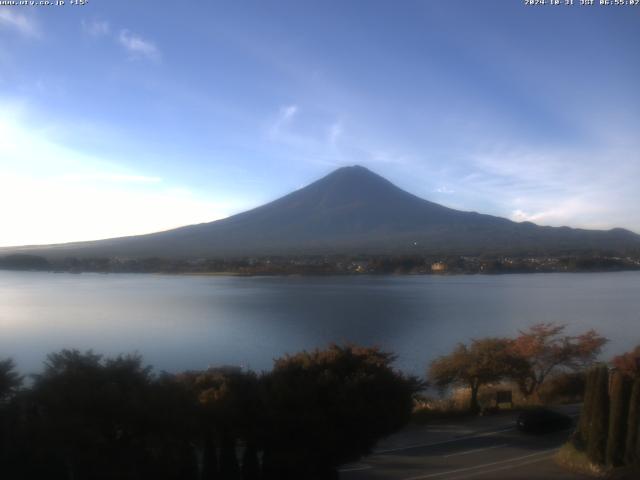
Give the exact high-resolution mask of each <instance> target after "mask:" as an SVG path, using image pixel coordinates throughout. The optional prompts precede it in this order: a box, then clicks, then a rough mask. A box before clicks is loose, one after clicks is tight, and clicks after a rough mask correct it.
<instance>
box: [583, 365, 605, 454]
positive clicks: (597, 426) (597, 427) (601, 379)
mask: <svg viewBox="0 0 640 480" xmlns="http://www.w3.org/2000/svg"><path fill="white" fill-rule="evenodd" d="M597 371H598V374H597V378H596V380H595V382H594V383H593V388H594V392H593V394H592V400H591V401H592V406H591V417H590V419H589V420H590V421H589V436H588V440H587V456H588V457H589V460H591V461H592V462H594V463H596V464H599V465H602V464H604V463H605V459H606V447H607V434H608V425H609V369H608V368H607V366H606V365H599V366H598V368H597Z"/></svg>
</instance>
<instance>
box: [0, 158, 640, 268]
mask: <svg viewBox="0 0 640 480" xmlns="http://www.w3.org/2000/svg"><path fill="white" fill-rule="evenodd" d="M637 249H640V236H639V235H636V234H634V233H632V232H630V231H628V230H623V229H613V230H608V231H599V230H582V229H571V228H568V227H541V226H537V225H534V224H532V223H529V222H525V223H516V222H512V221H510V220H507V219H504V218H500V217H494V216H491V215H482V214H478V213H475V212H462V211H458V210H453V209H450V208H446V207H444V206H442V205H438V204H436V203H432V202H429V201H427V200H424V199H421V198H418V197H416V196H414V195H412V194H410V193H407V192H405V191H404V190H401V189H400V188H398V187H396V186H395V185H393V184H392V183H391V182H389V181H387V180H385V179H384V178H382V177H380V176H379V175H376V174H375V173H373V172H371V171H369V170H367V169H366V168H364V167H359V166H354V167H344V168H340V169H338V170H336V171H334V172H333V173H331V174H329V175H327V176H326V177H324V178H322V179H320V180H318V181H316V182H314V183H312V184H311V185H308V186H307V187H305V188H302V189H300V190H297V191H295V192H293V193H290V194H289V195H286V196H284V197H282V198H280V199H278V200H275V201H273V202H271V203H268V204H266V205H263V206H261V207H258V208H255V209H253V210H249V211H247V212H244V213H240V214H238V215H234V216H231V217H228V218H226V219H223V220H218V221H215V222H210V223H203V224H198V225H191V226H187V227H181V228H177V229H174V230H168V231H165V232H159V233H153V234H148V235H139V236H134V237H124V238H116V239H108V240H99V241H94V242H80V243H72V244H62V245H51V246H40V247H22V248H12V249H4V250H5V252H4V253H8V250H10V251H11V253H15V252H17V251H21V252H29V253H33V254H38V255H44V256H48V257H60V256H78V257H97V256H109V257H112V256H120V257H150V256H160V257H176V258H198V257H229V256H235V257H239V256H259V255H301V254H332V253H347V254H357V253H368V254H405V253H419V254H433V253H455V254H464V255H477V254H481V253H502V254H507V253H509V254H540V253H550V254H561V253H563V252H565V253H566V252H589V251H594V250H597V251H601V252H602V251H608V252H625V251H629V250H637ZM0 253H3V252H2V251H1V250H0Z"/></svg>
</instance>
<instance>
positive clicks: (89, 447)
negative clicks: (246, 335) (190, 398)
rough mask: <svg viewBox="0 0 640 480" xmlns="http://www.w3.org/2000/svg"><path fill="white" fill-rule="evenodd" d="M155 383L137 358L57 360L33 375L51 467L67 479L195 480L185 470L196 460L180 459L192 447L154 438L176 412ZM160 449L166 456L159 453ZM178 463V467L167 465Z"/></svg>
mask: <svg viewBox="0 0 640 480" xmlns="http://www.w3.org/2000/svg"><path fill="white" fill-rule="evenodd" d="M153 381H154V378H153V377H152V375H151V370H150V367H145V366H143V365H142V359H141V358H140V357H139V356H136V355H133V356H119V357H115V358H107V359H103V357H102V356H101V355H97V354H94V353H93V352H91V351H87V352H79V351H77V350H63V351H61V352H59V353H53V354H50V355H49V356H48V357H47V362H46V363H45V369H44V372H43V373H42V374H40V375H36V376H34V384H33V389H32V395H31V396H32V400H31V401H32V402H33V404H34V406H35V407H36V408H35V409H34V410H35V412H36V414H35V418H34V419H33V423H34V425H35V427H36V433H37V435H36V438H37V440H36V444H37V445H36V446H37V447H38V448H40V449H41V450H42V451H44V452H50V453H52V454H53V458H52V459H51V460H49V461H50V462H53V463H52V464H51V465H50V466H51V468H54V469H57V470H63V471H65V477H68V478H95V479H101V478H128V477H129V476H131V475H134V472H138V473H139V474H148V473H149V472H150V469H153V470H154V472H156V471H159V474H156V475H153V478H189V475H187V474H186V473H185V470H184V469H183V465H188V462H186V461H185V458H189V457H183V456H182V454H181V453H176V452H179V450H180V448H181V447H183V446H184V445H185V444H186V443H185V442H183V443H179V444H176V443H171V444H170V445H172V446H174V445H177V448H174V449H173V450H172V451H169V450H168V449H167V448H166V447H165V445H164V442H158V441H156V440H155V439H154V437H157V436H158V435H161V432H162V430H163V429H164V428H165V425H166V420H165V419H164V417H165V416H171V415H172V412H171V411H170V410H167V409H164V408H158V404H159V403H160V400H159V399H160V398H161V397H160V396H159V395H157V394H158V390H157V389H156V388H154V385H153ZM167 437H168V436H167ZM156 446H157V447H158V448H160V449H161V450H160V451H162V453H163V455H162V456H157V455H156V452H157V451H158V450H157V449H156V448H155V447H156ZM172 457H176V458H177V459H176V461H174V462H165V459H169V458H172ZM189 459H190V458H189ZM191 463H192V464H193V469H195V461H192V462H191ZM156 464H162V465H163V466H164V467H165V468H163V469H157V467H156ZM169 467H171V468H178V469H179V472H174V471H172V470H171V468H169ZM52 478H55V476H52ZM191 478H193V476H192V477H191Z"/></svg>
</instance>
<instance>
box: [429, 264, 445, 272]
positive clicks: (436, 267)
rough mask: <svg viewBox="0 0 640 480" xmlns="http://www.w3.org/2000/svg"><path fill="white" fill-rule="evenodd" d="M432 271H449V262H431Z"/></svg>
mask: <svg viewBox="0 0 640 480" xmlns="http://www.w3.org/2000/svg"><path fill="white" fill-rule="evenodd" d="M431 271H432V272H437V273H441V272H446V271H447V264H446V263H444V262H435V263H432V264H431Z"/></svg>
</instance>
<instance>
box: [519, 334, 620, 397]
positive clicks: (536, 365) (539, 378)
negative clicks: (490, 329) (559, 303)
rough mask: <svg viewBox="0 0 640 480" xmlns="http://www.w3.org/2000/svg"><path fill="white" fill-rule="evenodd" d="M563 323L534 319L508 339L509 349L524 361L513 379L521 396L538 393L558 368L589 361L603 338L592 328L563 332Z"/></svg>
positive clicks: (576, 368)
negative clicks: (566, 333) (510, 339)
mask: <svg viewBox="0 0 640 480" xmlns="http://www.w3.org/2000/svg"><path fill="white" fill-rule="evenodd" d="M565 329H566V325H562V324H557V323H553V322H549V323H538V324H536V325H533V326H531V327H530V328H529V329H528V330H524V331H520V335H519V336H518V337H517V338H516V339H515V340H513V341H512V344H511V349H512V352H513V353H514V354H516V355H518V356H519V357H521V358H522V359H523V360H524V362H523V366H524V368H522V369H521V370H520V371H518V372H516V373H515V374H514V376H513V377H514V380H516V382H517V383H518V386H519V388H520V390H521V391H522V393H523V394H524V395H525V396H530V395H534V394H537V393H538V390H539V388H540V387H541V386H542V384H543V383H544V381H545V380H546V379H547V378H548V377H549V375H550V374H551V373H553V372H555V371H558V370H579V369H581V368H585V367H587V366H589V365H590V364H591V363H593V362H594V361H595V359H596V357H597V356H598V354H599V353H600V351H601V349H602V346H603V345H604V344H605V343H607V341H608V340H607V339H606V338H604V337H603V336H601V335H600V334H598V333H597V332H596V331H595V330H589V331H587V332H585V333H583V334H582V335H577V336H570V335H563V333H564V331H565Z"/></svg>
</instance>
